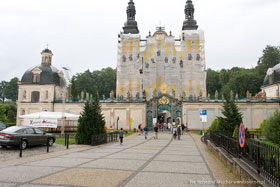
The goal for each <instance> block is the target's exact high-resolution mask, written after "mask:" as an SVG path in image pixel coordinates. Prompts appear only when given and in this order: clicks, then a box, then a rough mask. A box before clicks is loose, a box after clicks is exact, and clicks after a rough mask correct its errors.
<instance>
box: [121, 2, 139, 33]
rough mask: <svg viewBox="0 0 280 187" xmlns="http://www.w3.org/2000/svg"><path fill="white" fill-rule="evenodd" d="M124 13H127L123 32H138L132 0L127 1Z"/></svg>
mask: <svg viewBox="0 0 280 187" xmlns="http://www.w3.org/2000/svg"><path fill="white" fill-rule="evenodd" d="M126 14H127V22H125V24H124V27H123V31H124V33H125V34H128V33H131V34H138V33H139V30H138V26H137V22H136V21H135V15H136V9H135V6H134V2H133V0H130V1H129V2H128V6H127V9H126Z"/></svg>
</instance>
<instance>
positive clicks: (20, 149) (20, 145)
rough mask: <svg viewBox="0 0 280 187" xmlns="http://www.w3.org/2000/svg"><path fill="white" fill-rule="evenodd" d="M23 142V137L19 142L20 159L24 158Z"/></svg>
mask: <svg viewBox="0 0 280 187" xmlns="http://www.w3.org/2000/svg"><path fill="white" fill-rule="evenodd" d="M22 141H23V138H22V136H21V137H20V141H19V157H22Z"/></svg>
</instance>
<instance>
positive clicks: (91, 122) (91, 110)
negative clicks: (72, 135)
mask: <svg viewBox="0 0 280 187" xmlns="http://www.w3.org/2000/svg"><path fill="white" fill-rule="evenodd" d="M78 122H79V125H78V129H77V133H76V142H77V143H78V144H90V143H91V136H92V135H96V134H102V133H105V129H104V127H105V120H104V117H103V115H102V113H101V106H100V103H99V95H98V94H96V96H95V100H94V103H93V102H86V103H85V106H84V111H83V112H82V114H81V117H80V118H79V120H78Z"/></svg>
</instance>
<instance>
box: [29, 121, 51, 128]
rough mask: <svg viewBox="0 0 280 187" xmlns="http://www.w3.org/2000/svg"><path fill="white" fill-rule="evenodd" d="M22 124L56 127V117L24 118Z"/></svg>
mask: <svg viewBox="0 0 280 187" xmlns="http://www.w3.org/2000/svg"><path fill="white" fill-rule="evenodd" d="M24 125H28V126H33V127H46V128H57V119H24Z"/></svg>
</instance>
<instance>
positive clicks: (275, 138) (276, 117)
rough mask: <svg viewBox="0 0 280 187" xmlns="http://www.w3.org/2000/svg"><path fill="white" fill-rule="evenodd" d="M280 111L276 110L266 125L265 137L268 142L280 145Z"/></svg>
mask: <svg viewBox="0 0 280 187" xmlns="http://www.w3.org/2000/svg"><path fill="white" fill-rule="evenodd" d="M279 132H280V111H279V110H276V111H275V113H274V114H273V116H271V117H270V118H269V119H268V120H267V122H266V123H265V125H264V135H265V137H266V139H267V140H269V141H271V142H272V143H275V144H278V145H280V136H279Z"/></svg>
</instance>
